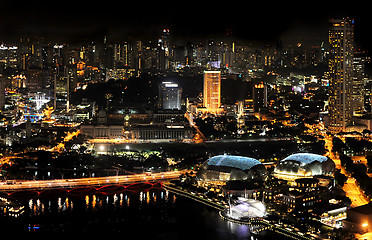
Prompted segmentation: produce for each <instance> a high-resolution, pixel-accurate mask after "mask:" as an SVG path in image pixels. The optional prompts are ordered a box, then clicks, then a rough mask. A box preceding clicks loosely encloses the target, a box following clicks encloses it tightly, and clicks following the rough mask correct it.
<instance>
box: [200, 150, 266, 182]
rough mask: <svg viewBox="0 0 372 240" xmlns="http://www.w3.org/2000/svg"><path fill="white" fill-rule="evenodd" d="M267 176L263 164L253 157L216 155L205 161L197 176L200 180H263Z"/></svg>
mask: <svg viewBox="0 0 372 240" xmlns="http://www.w3.org/2000/svg"><path fill="white" fill-rule="evenodd" d="M266 177H267V170H266V168H265V166H264V165H263V164H262V163H261V162H260V161H258V160H257V159H254V158H249V157H241V156H232V155H218V156H214V157H212V158H210V159H208V160H207V161H205V162H204V163H203V164H202V166H201V168H200V170H199V172H198V174H197V178H198V180H200V181H222V182H226V181H230V180H255V181H264V180H265V179H266Z"/></svg>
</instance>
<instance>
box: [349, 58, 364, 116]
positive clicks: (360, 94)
mask: <svg viewBox="0 0 372 240" xmlns="http://www.w3.org/2000/svg"><path fill="white" fill-rule="evenodd" d="M365 62H366V56H365V54H364V53H362V52H356V53H354V58H353V70H354V72H353V93H352V97H353V112H354V116H355V115H358V114H363V112H364V78H365Z"/></svg>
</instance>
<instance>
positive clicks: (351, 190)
mask: <svg viewBox="0 0 372 240" xmlns="http://www.w3.org/2000/svg"><path fill="white" fill-rule="evenodd" d="M324 141H325V148H326V149H327V150H328V153H327V154H326V156H328V157H329V158H330V159H332V160H333V162H334V163H335V165H336V168H339V169H341V173H342V174H345V175H346V176H348V178H347V181H346V183H345V184H344V186H343V188H342V189H343V190H344V191H345V193H346V196H347V197H348V198H350V200H351V205H350V207H352V208H353V207H358V206H361V205H365V204H367V203H369V200H368V199H367V198H366V197H365V195H364V193H363V191H362V190H361V189H360V188H359V186H358V184H357V182H356V181H355V178H353V177H351V176H349V174H348V173H347V172H346V171H345V169H344V168H343V167H342V165H341V161H340V158H339V156H338V154H334V153H333V152H332V147H333V143H332V137H331V136H328V135H326V136H325V138H324Z"/></svg>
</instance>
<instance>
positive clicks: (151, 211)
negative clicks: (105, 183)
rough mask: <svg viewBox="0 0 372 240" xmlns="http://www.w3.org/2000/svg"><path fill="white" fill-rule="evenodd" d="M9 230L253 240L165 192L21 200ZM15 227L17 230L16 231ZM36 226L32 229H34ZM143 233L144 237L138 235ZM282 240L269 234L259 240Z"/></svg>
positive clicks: (202, 208)
mask: <svg viewBox="0 0 372 240" xmlns="http://www.w3.org/2000/svg"><path fill="white" fill-rule="evenodd" d="M23 203H24V205H25V214H24V215H23V216H22V217H21V218H19V219H17V220H18V221H19V225H10V224H11V223H9V226H10V228H13V231H12V233H13V232H17V231H20V230H22V231H29V229H32V230H35V229H36V230H37V231H44V232H65V233H73V232H84V233H86V232H89V233H92V234H94V233H97V232H98V233H103V232H104V233H106V232H110V233H125V234H141V237H139V238H140V239H159V238H161V239H191V238H195V233H202V235H200V238H205V239H214V240H217V239H251V235H250V232H249V227H248V226H245V225H239V224H235V223H231V222H227V221H224V220H222V219H221V218H220V216H219V215H218V211H216V210H215V209H212V208H209V207H206V206H204V205H202V204H200V203H198V202H195V201H193V200H190V199H187V198H184V197H181V196H177V195H175V194H173V193H170V192H168V191H166V190H164V189H150V190H149V191H124V192H116V193H112V194H103V193H94V194H82V195H65V196H54V197H48V198H46V197H44V198H33V199H25V200H24V202H23ZM17 226H21V227H20V228H17ZM35 226H36V228H35ZM142 235H143V236H142ZM273 238H276V239H283V238H280V237H279V238H278V237H277V236H275V237H274V236H272V235H270V236H269V238H266V237H264V238H259V239H260V240H262V239H273Z"/></svg>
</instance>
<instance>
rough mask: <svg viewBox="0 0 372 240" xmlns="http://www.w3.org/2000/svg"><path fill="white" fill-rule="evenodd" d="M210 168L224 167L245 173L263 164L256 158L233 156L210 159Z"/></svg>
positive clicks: (219, 156)
mask: <svg viewBox="0 0 372 240" xmlns="http://www.w3.org/2000/svg"><path fill="white" fill-rule="evenodd" d="M207 164H208V165H209V166H224V167H232V168H238V169H241V170H243V171H245V170H249V169H251V167H253V166H256V165H258V164H261V162H260V161H258V160H257V159H254V158H249V157H241V156H231V155H218V156H214V157H212V158H210V159H208V161H207Z"/></svg>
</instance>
